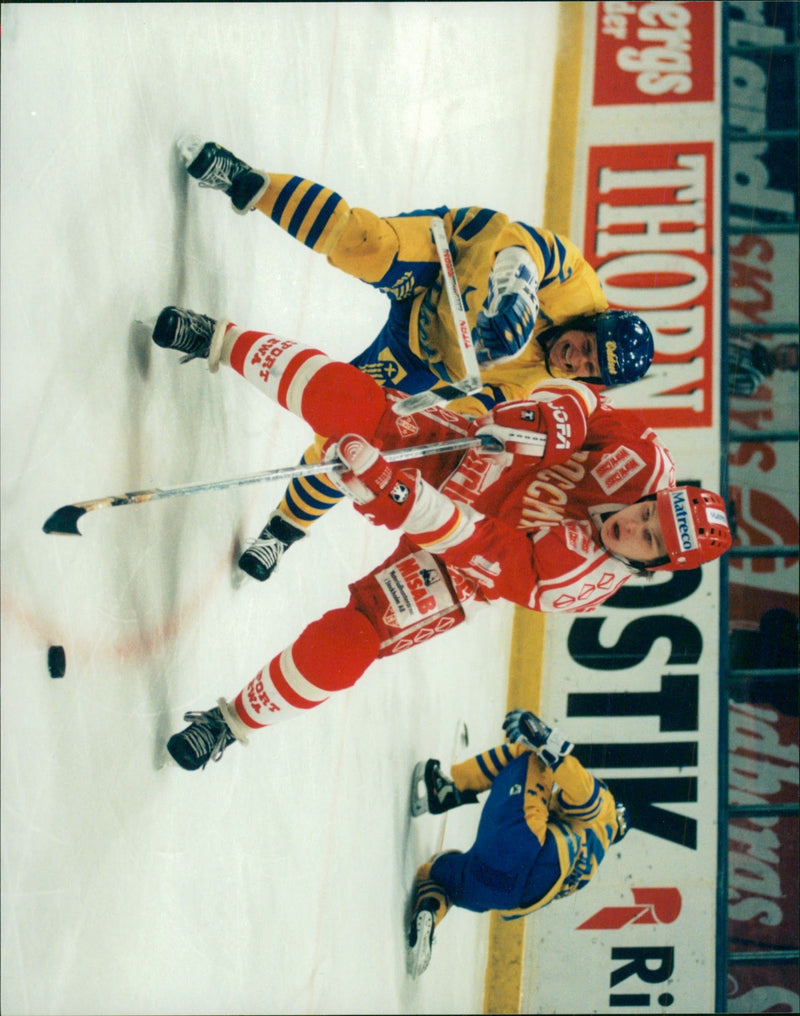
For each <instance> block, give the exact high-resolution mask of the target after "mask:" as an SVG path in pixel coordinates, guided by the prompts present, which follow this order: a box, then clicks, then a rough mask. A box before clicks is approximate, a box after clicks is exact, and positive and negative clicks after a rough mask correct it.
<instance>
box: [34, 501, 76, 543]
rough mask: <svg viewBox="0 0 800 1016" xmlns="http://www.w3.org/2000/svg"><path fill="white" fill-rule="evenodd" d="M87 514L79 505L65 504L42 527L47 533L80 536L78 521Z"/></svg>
mask: <svg viewBox="0 0 800 1016" xmlns="http://www.w3.org/2000/svg"><path fill="white" fill-rule="evenodd" d="M85 514H86V509H85V508H81V506H80V505H79V504H65V505H64V507H63V508H57V509H56V510H55V511H54V512H53V514H52V515H51V516H50V518H49V519H48V520H47V522H45V524H44V525H43V526H42V529H43V530H44V531H45V532H46V533H61V534H62V535H64V536H80V535H81V531H80V530H79V529H78V520H79V519H81V518H83V516H84V515H85Z"/></svg>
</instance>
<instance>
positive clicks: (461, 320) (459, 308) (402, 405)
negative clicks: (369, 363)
mask: <svg viewBox="0 0 800 1016" xmlns="http://www.w3.org/2000/svg"><path fill="white" fill-rule="evenodd" d="M430 228H431V238H432V239H433V242H434V245H435V246H436V254H437V256H438V258H439V264H440V265H441V266H442V280H443V284H444V289H445V292H446V293H447V301H448V303H449V304H450V313H451V314H452V316H453V322H454V324H455V326H456V334H457V335H458V342H459V346H460V347H461V358H462V360H463V363H464V370H465V371H466V377H465V378H464V380H463V381H459V382H457V383H455V384H452V385H446V386H444V385H442V386H440V387H439V388H436V389H434V390H431V391H427V392H419V394H417V395H410V396H409V397H408V398H407V399H404V400H403V401H401V402H396V403H395V404H394V406H393V407H392V408H393V410H394V412H395V413H396V414H397V415H398V416H408V415H409V414H410V413H419V412H421V411H422V410H423V409H428V408H429V407H430V406H436V405H440V404H441V403H443V402H450V401H452V400H453V399H460V398H463V397H464V396H465V395H474V394H475V392H479V391H480V390H481V388H482V386H483V381H482V380H481V372H480V367H479V365H478V356H477V354H476V352H475V345H474V343H473V341H472V333H471V331H470V327H469V322H468V321H467V311H466V308H465V307H464V300H463V298H462V296H461V289H460V288H459V285H458V276H457V275H456V269H455V265H454V264H453V256H452V254H451V253H450V246H449V244H448V242H447V234H446V233H445V230H444V220H443V219H439V218H434V219H431V227H430Z"/></svg>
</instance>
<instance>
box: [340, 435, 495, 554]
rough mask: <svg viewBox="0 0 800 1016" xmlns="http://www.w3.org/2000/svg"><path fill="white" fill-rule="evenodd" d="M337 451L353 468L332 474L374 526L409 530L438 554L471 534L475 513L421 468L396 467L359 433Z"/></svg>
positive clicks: (409, 533)
mask: <svg viewBox="0 0 800 1016" xmlns="http://www.w3.org/2000/svg"><path fill="white" fill-rule="evenodd" d="M334 450H335V453H336V456H337V457H338V458H339V460H340V461H341V462H342V463H343V464H344V465H345V466H346V467H347V468H346V469H345V470H344V471H343V472H338V473H334V474H332V479H333V482H334V483H335V484H336V486H338V487H339V488H340V490H343V491H344V492H345V493H346V494H348V495H349V496H350V497H352V499H353V500H354V501H355V503H356V510H357V511H359V512H361V514H362V515H365V516H366V517H367V518H368V519H369V520H370V522H372V523H373V524H374V525H380V526H386V527H387V528H388V529H404V530H405V532H406V533H408V535H409V536H410V537H411V539H412V540H414V542H415V543H417V545H418V546H421V547H425V548H426V549H428V550H430V551H431V552H432V553H437V552H439V551H441V550H444V549H446V548H448V547H450V546H454V545H456V544H458V543H460V542H461V541H462V540H465V539H467V538H468V537H469V536H470V535H471V533H472V531H473V528H474V524H475V517H476V515H475V512H473V511H472V509H470V508H467V507H466V506H464V505H458V504H456V503H455V502H454V501H452V500H451V499H450V498H449V497H447V496H446V495H445V494H442V493H441V492H440V491H438V490H437V489H436V488H435V487H432V486H431V484H429V483H428V482H427V481H426V480H423V478H422V476H421V475H420V473H419V471H418V470H416V469H395V468H393V467H392V465H391V464H390V463H389V462H387V461H386V459H384V458H383V456H382V455H381V454H380V452H379V451H378V450H377V448H373V447H372V445H371V444H369V442H368V441H367V440H366V438H363V437H361V436H360V435H358V434H346V435H345V436H344V437H343V438H342V439H341V440H340V441H339V442H338V444H337V445H335V446H334V448H332V449H331V451H334ZM326 457H330V453H329V455H328V456H326Z"/></svg>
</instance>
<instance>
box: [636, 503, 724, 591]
mask: <svg viewBox="0 0 800 1016" xmlns="http://www.w3.org/2000/svg"><path fill="white" fill-rule="evenodd" d="M656 508H657V511H658V521H659V522H660V524H661V533H662V536H663V537H664V543H665V544H666V546H667V555H668V559H667V560H666V561H663V562H662V563H659V564H655V565H649V566H646V567H647V568H648V571H680V570H682V569H685V568H698V567H699V566H700V565H701V564H706V563H707V562H708V561H715V560H716V559H717V558H718V557H721V556H722V555H723V554H724V553H725V551H726V550H728V549H729V548H730V546H731V543H732V542H733V541H732V538H731V529H730V524H729V523H728V515H727V512H726V511H725V502H724V501H723V499H722V498H721V497H720V495H719V494H715V493H714V492H713V491H710V490H703V488H702V487H668V488H665V489H664V490H659V491H657V492H656Z"/></svg>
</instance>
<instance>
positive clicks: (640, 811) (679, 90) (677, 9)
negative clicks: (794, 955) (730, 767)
mask: <svg viewBox="0 0 800 1016" xmlns="http://www.w3.org/2000/svg"><path fill="white" fill-rule="evenodd" d="M719 7H720V5H717V4H703V3H683V4H679V3H659V4H656V3H600V4H589V5H585V9H586V11H587V23H586V25H585V34H584V40H583V43H584V47H583V52H584V58H585V59H584V65H583V77H582V90H581V108H580V114H579V136H578V144H577V159H576V168H575V178H574V184H573V195H572V210H571V224H572V225H571V235H572V237H573V239H575V240H576V241H577V242H578V243H580V244H581V246H582V249H583V251H584V254H585V256H586V257H587V259H588V260H589V261H590V263H591V264H592V266H593V267H594V268H595V270H596V271H597V273H598V276H599V277H600V280H601V282H602V284H603V288H604V290H605V293H606V296H607V298H608V300H609V303H610V305H611V306H612V307H618V308H621V309H626V310H632V311H634V312H636V313H638V314H640V315H641V317H643V318H644V319H645V320H646V321H647V323H648V325H649V326H650V328H651V330H652V332H653V335H654V340H655V358H654V362H653V365H652V366H651V368H650V370H649V371H648V374H647V375H646V376H645V378H643V379H642V380H640V381H638V382H636V383H635V384H631V385H626V386H623V387H621V388H620V389H618V390H615V391H614V392H613V394H612V398H613V401H614V403H615V405H616V406H617V407H618V409H619V410H620V411H621V412H628V411H630V412H633V411H635V412H637V413H639V414H642V415H644V417H645V419H646V420H647V421H648V423H650V424H651V425H652V426H653V428H654V429H655V430H656V431H657V432H658V433H659V434H660V435H661V436H662V438H663V440H664V442H665V443H666V444H667V446H668V447H669V448H670V450H671V451H672V453H673V456H674V458H675V460H676V467H677V473H678V477H679V478H681V479H684V480H687V481H688V480H692V481H696V482H699V483H700V484H702V485H703V486H706V487H709V488H711V489H719V487H720V483H721V470H720V443H721V416H720V412H721V394H720V393H721V385H722V375H723V367H722V361H721V355H720V354H721V349H722V329H721V290H722V276H721V273H722V268H723V264H724V259H721V258H720V257H719V251H720V246H721V238H722V229H723V224H722V222H721V212H720V209H721V199H720V194H721V188H720V167H721V162H722V159H721V143H722V139H721V115H720V105H719V103H720V96H719V94H718V91H719V90H718V89H717V87H716V82H718V81H719V63H720V45H719V17H720V11H719ZM719 587H720V570H719V566H718V565H715V564H712V565H709V566H706V567H704V568H703V569H698V570H695V571H690V572H676V573H672V574H670V573H666V574H661V575H660V576H657V577H656V578H655V579H653V580H652V581H648V582H645V581H643V580H641V581H640V580H633V581H631V582H630V583H629V584H628V585H627V586H625V587H624V588H623V589H622V590H621V591H620V592H619V593H618V594H616V595H615V596H614V597H612V599H611V600H609V601H608V602H607V603H606V604H604V605H603V607H601V608H600V609H599V610H597V611H596V612H594V613H592V614H590V615H584V616H580V617H572V618H570V617H558V618H556V617H553V618H548V620H547V637H546V646H545V664H544V675H545V676H544V680H543V685H542V705H541V708H542V712H543V714H544V715H545V716H547V717H548V718H552V720H553V721H554V722H555V723H556V724H558V725H559V726H560V727H561V729H563V730H565V731H569V736H570V738H571V739H573V740H574V741H575V742H576V746H575V752H576V754H577V756H578V757H579V758H580V759H581V760H582V761H583V762H584V763H585V764H586V765H587V766H588V767H589V768H590V769H591V770H592V771H593V772H595V773H596V774H597V775H598V776H600V777H601V778H602V779H604V780H605V781H606V782H607V783H608V785H609V787H610V788H611V790H612V792H613V793H614V794H615V796H617V798H618V799H619V800H621V801H623V802H624V803H625V805H626V807H627V808H628V811H629V814H630V816H631V823H632V827H631V831H630V832H629V834H628V836H627V837H626V839H625V840H624V841H623V842H622V843H620V844H618V845H615V847H614V848H612V850H611V851H610V852H609V856H607V857H606V859H605V860H604V862H603V867H602V868H601V870H600V871H599V872H598V874H597V876H596V878H595V880H594V881H593V883H592V884H591V886H589V887H588V889H587V891H586V892H585V893H579V894H576V896H575V897H572V898H570V900H567V901H564V903H563V905H561V906H559V907H558V908H556V907H553V908H552V911H551V910H550V909H548V911H547V912H546V913H542V914H541V915H539V914H538V913H537V914H533V915H532V916H531V918H530V919H529V924H528V929H527V942H528V946H527V952H526V960H525V962H526V975H525V976H526V985H525V990H526V991H528V992H530V994H529V995H528V996H527V997H528V998H529V999H530V1000H531V1005H532V1006H534V1007H535V1008H533V1009H525V1011H538V1012H571V1011H575V1012H619V1011H620V1009H621V1008H626V1009H627V1010H628V1011H635V1012H650V1011H653V1012H669V1011H673V1012H685V1013H695V1012H697V1013H699V1012H712V1011H714V1008H715V985H716V948H715V942H716V920H717V917H716V915H717V891H718V890H717V885H718V880H717V863H718V861H717V850H718V808H719V792H718V788H719V771H718V766H719V763H718V739H719V708H720V699H719V681H718V673H719V630H720V596H719ZM537 956H546V957H547V959H546V961H545V962H546V967H545V964H544V963H540V962H539V961H538V960H537ZM576 956H580V957H581V977H580V978H575V976H574V970H575V957H576ZM528 965H530V970H528Z"/></svg>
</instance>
